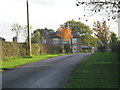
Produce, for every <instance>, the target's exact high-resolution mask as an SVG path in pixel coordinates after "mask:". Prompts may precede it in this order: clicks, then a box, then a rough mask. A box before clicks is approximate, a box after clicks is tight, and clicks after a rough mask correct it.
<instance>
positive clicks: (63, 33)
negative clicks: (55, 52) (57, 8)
mask: <svg viewBox="0 0 120 90" xmlns="http://www.w3.org/2000/svg"><path fill="white" fill-rule="evenodd" d="M58 30H59V34H57V35H58V36H60V37H61V38H62V39H63V40H64V41H69V42H70V41H71V53H73V47H72V38H73V35H72V33H71V32H72V30H71V29H70V28H69V27H68V26H64V25H62V26H61V28H59V29H58ZM63 47H64V45H63Z"/></svg>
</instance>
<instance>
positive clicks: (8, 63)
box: [0, 54, 66, 70]
mask: <svg viewBox="0 0 120 90" xmlns="http://www.w3.org/2000/svg"><path fill="white" fill-rule="evenodd" d="M60 55H66V54H44V55H38V56H32V57H31V58H27V57H25V58H22V57H19V58H9V59H6V60H4V61H2V62H0V63H2V66H1V67H0V68H1V70H2V69H3V70H4V69H11V68H14V67H17V66H20V65H23V64H27V63H31V62H35V61H39V60H44V59H48V58H52V57H55V56H60Z"/></svg>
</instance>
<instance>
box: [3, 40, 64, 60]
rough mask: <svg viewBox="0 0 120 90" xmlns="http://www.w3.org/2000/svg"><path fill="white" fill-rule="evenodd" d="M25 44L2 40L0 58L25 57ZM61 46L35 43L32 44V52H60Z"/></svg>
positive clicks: (36, 53) (35, 53) (34, 53)
mask: <svg viewBox="0 0 120 90" xmlns="http://www.w3.org/2000/svg"><path fill="white" fill-rule="evenodd" d="M26 48H27V44H26V43H17V42H13V43H10V42H2V59H3V60H5V59H7V58H14V57H25V56H27V50H26ZM61 51H62V48H61V47H59V46H47V45H41V44H37V43H33V44H32V54H33V55H40V54H50V53H51V54H55V53H56V54H57V53H61Z"/></svg>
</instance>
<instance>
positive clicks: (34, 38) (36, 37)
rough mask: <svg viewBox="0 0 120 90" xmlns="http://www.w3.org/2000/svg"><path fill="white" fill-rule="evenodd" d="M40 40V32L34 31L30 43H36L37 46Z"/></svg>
mask: <svg viewBox="0 0 120 90" xmlns="http://www.w3.org/2000/svg"><path fill="white" fill-rule="evenodd" d="M42 39H43V37H42V36H41V34H40V32H39V31H36V32H35V33H34V34H33V36H32V39H31V41H32V43H38V44H40V43H41V40H42Z"/></svg>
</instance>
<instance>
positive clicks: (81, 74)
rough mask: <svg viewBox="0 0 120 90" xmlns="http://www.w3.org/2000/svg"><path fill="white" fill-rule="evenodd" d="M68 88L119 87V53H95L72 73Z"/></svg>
mask: <svg viewBox="0 0 120 90" xmlns="http://www.w3.org/2000/svg"><path fill="white" fill-rule="evenodd" d="M66 87H67V88H117V87H118V54H117V53H94V54H92V55H91V56H90V57H89V58H88V59H86V60H85V61H83V62H82V63H81V64H80V65H79V66H78V68H77V69H76V70H75V71H74V72H73V74H72V75H71V77H70V79H69V81H68V84H67V86H66Z"/></svg>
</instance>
